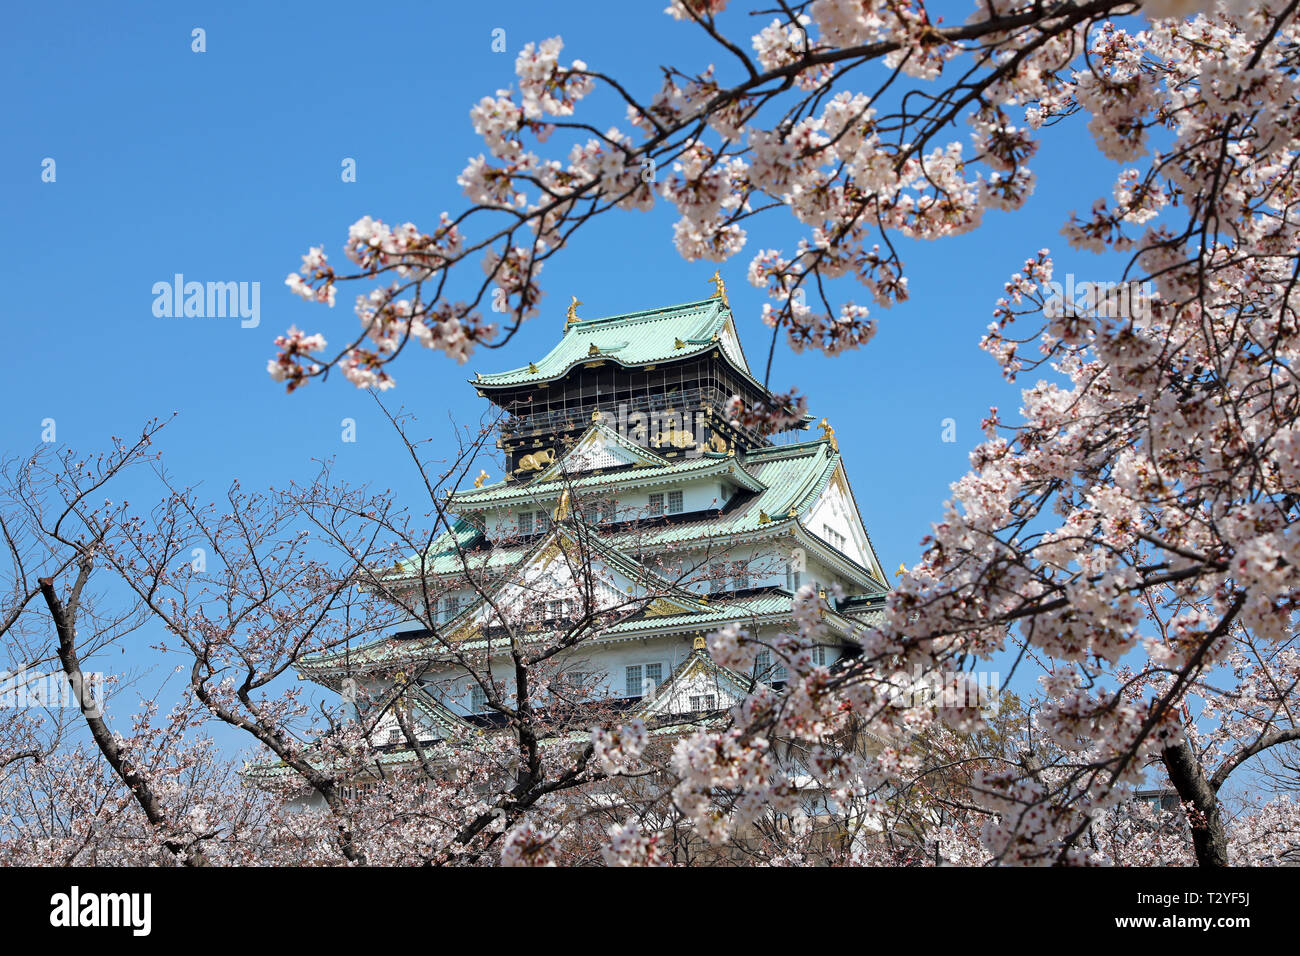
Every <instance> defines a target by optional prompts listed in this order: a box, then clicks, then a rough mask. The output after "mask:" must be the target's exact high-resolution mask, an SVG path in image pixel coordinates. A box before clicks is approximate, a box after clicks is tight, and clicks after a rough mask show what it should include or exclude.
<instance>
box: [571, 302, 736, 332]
mask: <svg viewBox="0 0 1300 956" xmlns="http://www.w3.org/2000/svg"><path fill="white" fill-rule="evenodd" d="M714 302H716V303H718V304H719V305H721V304H722V300H721V299H718V298H714V297H713V296H706V297H705V298H703V299H694V300H692V301H690V302H679V303H677V304H676V305H661V306H658V307H656V308H652V309H639V310H638V311H636V312H620V313H618V314H616V315H603V316H601V317H600V318H598V319H580V320H579V321H577V322H574V323H573V324H572V325H570V326H568V328H566V329H565V330H564V334H565V335H568V334H569V332H572V331H579V332H580V331H582V327H583V326H584V325H585V326H587V327H588V328H590V327H591V326H592V325H596V324H599V323H612V322H632V321H635V320H641V319H647V320H648V319H651V318H654V317H656V316H659V315H661V314H662V313H665V312H681V311H685V310H686V309H689V308H692V307H696V306H707V305H709V304H711V303H714ZM727 311H730V309H728V310H727Z"/></svg>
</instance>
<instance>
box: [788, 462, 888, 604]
mask: <svg viewBox="0 0 1300 956" xmlns="http://www.w3.org/2000/svg"><path fill="white" fill-rule="evenodd" d="M803 524H804V527H806V528H807V529H808V530H809V531H810V532H812V534H814V535H816V536H817V537H818V538H820V539H821V540H822V541H825V542H826V543H827V544H828V545H830V546H831V547H832V548H834V549H835V550H836V551H838V552H840V553H841V554H842V555H844V556H845V557H846V558H848V559H850V560H851V561H854V562H855V563H857V564H860V565H862V567H864V568H866V569H867V570H868V571H870V572H871V573H872V575H873V576H875V577H876V578H877V579H878V580H880V581H882V582H884V581H888V578H886V577H885V574H884V569H882V568H881V567H880V562H879V561H878V560H877V558H876V554H875V551H874V549H873V548H872V547H871V541H870V540H869V539H868V537H867V529H866V527H865V526H864V525H863V524H862V516H861V515H860V514H859V513H858V506H857V503H856V502H855V501H854V500H853V492H852V490H851V489H850V488H849V482H848V478H847V477H846V476H845V474H844V464H843V462H841V463H839V464H838V465H836V467H835V474H834V475H832V476H831V480H830V482H829V483H828V484H827V485H826V488H825V490H823V491H822V493H821V495H820V496H818V498H817V500H816V501H815V502H814V503H813V506H812V508H811V509H809V511H808V514H807V517H806V518H805V519H804V522H803Z"/></svg>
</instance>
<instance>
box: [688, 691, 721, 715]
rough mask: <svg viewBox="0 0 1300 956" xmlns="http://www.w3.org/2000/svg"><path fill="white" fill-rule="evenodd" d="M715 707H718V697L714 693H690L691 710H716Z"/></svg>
mask: <svg viewBox="0 0 1300 956" xmlns="http://www.w3.org/2000/svg"><path fill="white" fill-rule="evenodd" d="M717 709H718V697H717V695H716V694H692V695H691V710H693V711H696V712H698V711H701V710H717Z"/></svg>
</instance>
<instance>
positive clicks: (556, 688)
mask: <svg viewBox="0 0 1300 956" xmlns="http://www.w3.org/2000/svg"><path fill="white" fill-rule="evenodd" d="M592 676H593V675H592V672H591V671H570V672H569V673H567V674H560V675H559V676H558V677H556V679H555V680H553V681H552V682H551V699H552V700H557V701H563V700H581V699H583V698H584V697H587V696H589V695H590V691H591V688H590V687H589V686H588V685H589V683H590V682H591V680H592Z"/></svg>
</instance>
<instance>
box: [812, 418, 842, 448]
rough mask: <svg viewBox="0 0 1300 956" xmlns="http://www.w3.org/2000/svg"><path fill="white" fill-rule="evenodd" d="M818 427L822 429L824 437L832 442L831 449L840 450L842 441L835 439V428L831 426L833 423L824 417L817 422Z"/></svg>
mask: <svg viewBox="0 0 1300 956" xmlns="http://www.w3.org/2000/svg"><path fill="white" fill-rule="evenodd" d="M817 427H818V428H820V429H821V430H822V439H823V440H824V441H828V442H830V443H831V451H833V452H839V450H840V443H839V442H838V441H836V439H835V429H834V428H831V423H830V422H828V421H827V420H826V419H824V418H823V419H822V420H821V421H819V422H818V423H817Z"/></svg>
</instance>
